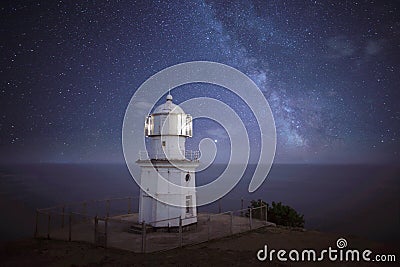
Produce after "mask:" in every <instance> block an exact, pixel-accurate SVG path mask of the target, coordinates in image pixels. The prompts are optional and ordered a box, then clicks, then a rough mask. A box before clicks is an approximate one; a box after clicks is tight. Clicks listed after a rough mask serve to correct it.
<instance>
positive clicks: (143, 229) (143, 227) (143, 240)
mask: <svg viewBox="0 0 400 267" xmlns="http://www.w3.org/2000/svg"><path fill="white" fill-rule="evenodd" d="M145 252H146V223H145V221H142V253H145Z"/></svg>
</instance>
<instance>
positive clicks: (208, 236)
mask: <svg viewBox="0 0 400 267" xmlns="http://www.w3.org/2000/svg"><path fill="white" fill-rule="evenodd" d="M207 221H208V223H207V240H210V230H211V229H210V228H211V215H208V220H207Z"/></svg>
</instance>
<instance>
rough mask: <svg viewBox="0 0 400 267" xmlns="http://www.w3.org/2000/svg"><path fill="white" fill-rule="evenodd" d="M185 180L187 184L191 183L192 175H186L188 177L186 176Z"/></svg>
mask: <svg viewBox="0 0 400 267" xmlns="http://www.w3.org/2000/svg"><path fill="white" fill-rule="evenodd" d="M185 180H186V182H189V180H190V174H189V173H188V174H186V176H185Z"/></svg>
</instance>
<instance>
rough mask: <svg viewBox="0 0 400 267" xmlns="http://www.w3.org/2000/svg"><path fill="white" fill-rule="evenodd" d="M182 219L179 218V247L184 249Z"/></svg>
mask: <svg viewBox="0 0 400 267" xmlns="http://www.w3.org/2000/svg"><path fill="white" fill-rule="evenodd" d="M182 239H183V238H182V217H179V247H182V241H183V240H182Z"/></svg>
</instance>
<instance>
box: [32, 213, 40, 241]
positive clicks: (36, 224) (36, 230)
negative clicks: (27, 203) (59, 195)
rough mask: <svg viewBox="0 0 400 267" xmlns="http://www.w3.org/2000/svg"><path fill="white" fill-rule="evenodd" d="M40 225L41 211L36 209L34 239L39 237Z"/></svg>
mask: <svg viewBox="0 0 400 267" xmlns="http://www.w3.org/2000/svg"><path fill="white" fill-rule="evenodd" d="M38 223H39V210H38V209H36V219H35V233H34V234H33V237H34V238H36V237H37V233H38Z"/></svg>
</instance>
